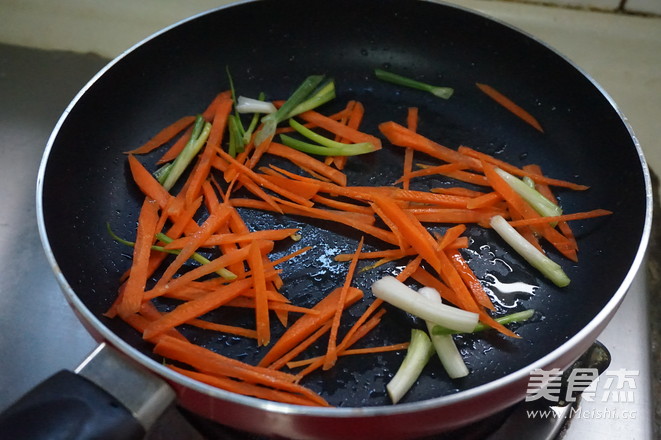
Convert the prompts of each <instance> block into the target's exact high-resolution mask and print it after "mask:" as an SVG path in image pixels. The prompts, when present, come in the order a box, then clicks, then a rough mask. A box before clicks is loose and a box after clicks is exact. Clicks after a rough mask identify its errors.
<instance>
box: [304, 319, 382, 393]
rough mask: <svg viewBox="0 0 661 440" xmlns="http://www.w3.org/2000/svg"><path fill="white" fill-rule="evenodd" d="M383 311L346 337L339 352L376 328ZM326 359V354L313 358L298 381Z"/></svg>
mask: <svg viewBox="0 0 661 440" xmlns="http://www.w3.org/2000/svg"><path fill="white" fill-rule="evenodd" d="M383 313H385V310H384V309H381V310H380V311H379V312H377V313H376V314H375V315H374V316H373V317H372V318H370V320H369V321H367V322H365V323H364V324H363V325H361V326H360V327H359V328H358V329H357V330H356V332H355V333H354V334H353V336H352V337H351V338H350V339H349V338H346V337H345V338H344V339H343V340H342V343H341V344H340V346H339V348H338V352H339V354H342V353H343V352H344V350H346V349H347V348H349V347H351V346H352V345H353V344H355V343H356V342H357V341H358V340H360V339H361V338H362V337H364V336H365V335H367V334H368V333H369V332H370V331H371V330H372V329H374V327H376V326H377V325H378V324H379V323H380V322H381V315H383ZM324 359H325V356H319V357H317V358H314V359H312V362H310V364H309V365H308V367H307V368H306V369H304V370H303V371H301V372H299V373H298V374H297V375H296V378H297V382H298V381H300V380H301V379H302V378H303V377H304V376H306V375H308V374H310V373H311V372H313V371H314V370H316V369H318V368H320V367H322V366H323V364H324Z"/></svg>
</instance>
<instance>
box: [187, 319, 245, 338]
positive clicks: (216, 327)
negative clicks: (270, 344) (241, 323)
mask: <svg viewBox="0 0 661 440" xmlns="http://www.w3.org/2000/svg"><path fill="white" fill-rule="evenodd" d="M185 324H189V325H193V326H195V327H198V328H201V329H205V330H212V331H216V332H221V333H229V334H232V335H237V336H243V337H244V338H251V339H257V332H256V331H255V330H252V329H249V328H243V327H237V326H234V325H227V324H218V323H215V322H209V321H205V320H203V319H199V318H194V319H189V320H188V321H186V322H185Z"/></svg>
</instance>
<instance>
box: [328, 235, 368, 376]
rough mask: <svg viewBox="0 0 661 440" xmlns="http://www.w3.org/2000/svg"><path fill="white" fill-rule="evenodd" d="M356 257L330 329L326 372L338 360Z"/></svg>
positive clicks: (349, 270) (359, 247)
mask: <svg viewBox="0 0 661 440" xmlns="http://www.w3.org/2000/svg"><path fill="white" fill-rule="evenodd" d="M363 241H364V239H363V237H361V238H360V241H359V242H358V247H357V249H356V255H357V256H358V255H360V251H361V250H362V248H363ZM357 256H356V257H354V259H353V260H351V264H350V265H349V269H348V270H347V274H346V276H345V279H344V285H343V286H342V290H340V297H339V298H338V300H337V306H336V307H335V314H334V315H333V321H332V325H331V329H330V336H329V338H328V349H327V350H326V360H325V361H324V367H323V368H324V370H328V369H329V368H331V367H332V366H333V365H335V361H336V360H337V332H338V330H339V328H340V319H341V317H342V310H344V308H343V307H342V305H343V304H344V303H345V302H346V297H347V294H348V293H349V288H350V287H351V282H352V280H353V274H354V272H355V271H356V266H357V265H358V257H357Z"/></svg>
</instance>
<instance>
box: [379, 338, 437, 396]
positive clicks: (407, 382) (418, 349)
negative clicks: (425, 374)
mask: <svg viewBox="0 0 661 440" xmlns="http://www.w3.org/2000/svg"><path fill="white" fill-rule="evenodd" d="M433 354H434V347H433V345H432V343H431V340H430V339H429V336H427V333H425V332H424V331H423V330H419V329H413V330H411V342H410V344H409V348H408V349H407V350H406V356H404V360H403V361H402V363H401V365H400V366H399V368H398V369H397V372H396V373H395V375H394V376H393V378H392V379H390V382H388V384H387V385H386V390H387V391H388V395H389V396H390V400H392V403H397V402H399V400H400V399H401V398H402V397H404V395H405V394H406V393H407V392H408V390H410V389H411V387H412V386H413V384H414V383H415V381H416V380H418V377H420V373H422V370H423V369H424V368H425V365H427V362H429V359H430V358H431V357H432V355H433Z"/></svg>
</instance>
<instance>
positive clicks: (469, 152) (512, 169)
mask: <svg viewBox="0 0 661 440" xmlns="http://www.w3.org/2000/svg"><path fill="white" fill-rule="evenodd" d="M458 151H459V152H460V153H461V154H464V155H466V156H469V157H473V158H475V159H478V160H481V161H483V162H488V163H490V164H492V165H495V166H497V167H498V168H501V169H503V170H505V171H507V172H508V173H510V174H514V175H515V176H527V177H529V178H531V179H532V180H533V181H535V182H536V183H544V184H546V185H551V186H559V187H563V188H569V189H573V190H576V191H584V190H586V189H588V188H589V186H585V185H581V184H578V183H573V182H567V181H565V180H560V179H553V178H550V177H546V176H543V175H539V174H537V173H532V172H529V171H525V170H523V169H521V168H518V167H516V166H514V165H511V164H509V163H507V162H505V161H503V160H500V159H497V158H495V157H493V156H491V155H489V154H486V153H482V152H479V151H477V150H474V149H472V148H470V147H467V146H465V145H461V146H460V147H459V149H458Z"/></svg>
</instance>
